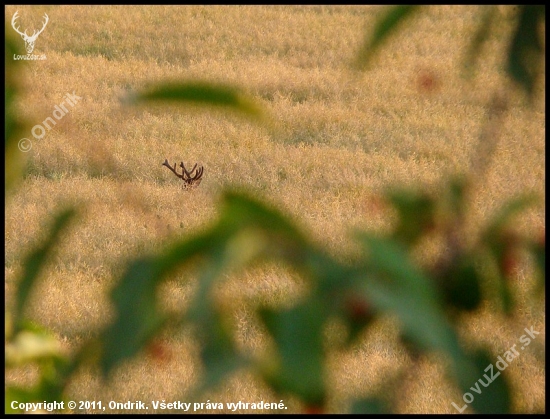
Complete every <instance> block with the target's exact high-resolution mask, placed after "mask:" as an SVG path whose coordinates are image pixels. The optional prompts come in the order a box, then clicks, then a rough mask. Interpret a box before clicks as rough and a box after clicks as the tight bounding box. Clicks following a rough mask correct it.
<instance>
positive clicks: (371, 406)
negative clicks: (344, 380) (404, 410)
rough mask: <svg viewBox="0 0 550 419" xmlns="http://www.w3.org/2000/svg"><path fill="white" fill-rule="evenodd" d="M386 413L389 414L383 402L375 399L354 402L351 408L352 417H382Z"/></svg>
mask: <svg viewBox="0 0 550 419" xmlns="http://www.w3.org/2000/svg"><path fill="white" fill-rule="evenodd" d="M388 413H391V411H390V410H388V409H387V408H386V405H385V403H384V401H383V400H381V399H377V398H375V397H369V398H365V399H360V400H355V401H354V402H353V404H352V406H351V414H352V415H360V414H368V415H382V414H388Z"/></svg>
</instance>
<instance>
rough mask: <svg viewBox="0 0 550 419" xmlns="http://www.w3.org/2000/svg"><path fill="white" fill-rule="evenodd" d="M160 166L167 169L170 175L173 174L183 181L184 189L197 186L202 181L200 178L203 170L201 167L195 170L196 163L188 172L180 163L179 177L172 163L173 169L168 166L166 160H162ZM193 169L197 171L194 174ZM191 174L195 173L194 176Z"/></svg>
mask: <svg viewBox="0 0 550 419" xmlns="http://www.w3.org/2000/svg"><path fill="white" fill-rule="evenodd" d="M162 165H163V166H166V167H168V169H170V171H172V173H174V174H175V175H176V176H177V177H178V178H180V179H181V180H183V182H184V184H183V187H184V188H187V187H192V186H199V184H200V183H201V180H202V179H201V178H202V174H203V172H204V168H203V167H202V166H199V168H198V169H197V163H195V165H194V166H193V168H192V169H191V170H190V171H187V169H185V166H184V165H183V162H181V163H180V167H181V168H182V174H181V175H180V174H179V173H178V172H177V171H176V163H174V167H172V166H170V163H168V159H166V160H164V163H162ZM195 169H197V171H196V172H195ZM193 172H195V174H193Z"/></svg>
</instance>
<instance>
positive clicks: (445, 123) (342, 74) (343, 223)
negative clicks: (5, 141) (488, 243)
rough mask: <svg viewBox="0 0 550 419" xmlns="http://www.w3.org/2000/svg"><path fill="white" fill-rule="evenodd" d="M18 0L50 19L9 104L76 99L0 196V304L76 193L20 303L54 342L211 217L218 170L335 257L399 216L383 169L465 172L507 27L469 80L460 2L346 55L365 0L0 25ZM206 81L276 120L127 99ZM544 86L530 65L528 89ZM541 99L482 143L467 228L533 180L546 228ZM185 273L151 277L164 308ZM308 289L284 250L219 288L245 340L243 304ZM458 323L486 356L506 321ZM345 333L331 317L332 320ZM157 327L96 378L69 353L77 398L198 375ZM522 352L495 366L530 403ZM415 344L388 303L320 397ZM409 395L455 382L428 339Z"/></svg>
mask: <svg viewBox="0 0 550 419" xmlns="http://www.w3.org/2000/svg"><path fill="white" fill-rule="evenodd" d="M16 10H18V11H19V15H20V18H19V19H20V20H19V23H20V25H21V27H22V28H25V27H29V28H32V26H33V25H35V27H38V26H37V25H39V24H40V19H41V17H42V16H43V14H44V13H48V15H49V17H50V23H49V24H48V27H47V28H46V29H45V31H44V32H43V33H42V34H41V35H40V36H39V38H38V40H37V42H36V47H35V53H37V54H45V55H46V56H47V59H46V60H44V61H32V62H28V63H27V65H26V67H25V72H24V74H22V77H23V80H24V86H25V91H24V95H23V96H22V97H21V98H20V101H19V111H20V114H21V116H22V117H24V118H25V119H27V120H28V121H29V122H30V127H32V126H34V125H35V124H43V121H44V120H45V119H46V118H47V117H49V116H51V115H52V112H53V110H54V107H55V106H56V105H59V104H60V103H61V102H62V100H63V97H64V96H65V94H66V93H73V92H74V94H75V95H77V96H79V97H81V98H82V99H81V100H79V101H78V102H77V103H76V104H75V106H74V107H70V108H69V112H68V113H67V114H66V115H65V116H64V117H63V118H62V119H61V120H59V121H57V124H56V125H55V126H53V127H52V129H51V130H49V131H47V132H46V135H45V136H44V137H43V138H40V139H36V138H34V137H33V136H32V134H31V132H30V130H29V136H28V138H29V139H30V140H31V141H32V150H31V151H30V152H29V153H27V155H26V157H27V170H26V174H25V177H24V179H23V180H22V182H21V184H20V185H19V188H18V189H17V191H16V192H15V193H13V194H12V195H10V196H8V197H7V202H6V215H5V217H6V218H5V225H6V227H5V228H6V230H5V245H6V246H5V247H6V250H5V276H6V279H5V289H6V304H7V305H8V306H9V305H10V304H11V301H12V298H13V292H14V288H15V286H16V284H15V280H16V278H18V275H19V274H20V273H21V261H22V257H23V255H24V254H25V252H26V251H28V249H29V248H30V246H31V245H33V244H34V243H36V242H37V240H39V239H40V237H41V235H42V234H43V231H44V227H45V226H47V225H48V222H49V220H50V219H51V217H52V215H53V214H54V213H55V212H56V210H58V209H59V208H60V206H61V205H63V204H75V205H76V204H78V205H81V207H80V208H82V211H81V215H80V218H79V220H78V222H77V223H76V224H75V225H74V227H73V228H72V229H71V230H70V233H69V234H67V236H66V237H64V240H63V242H62V243H61V245H60V248H59V250H58V252H57V254H56V256H55V258H53V259H52V260H51V261H50V264H49V266H48V269H47V272H45V273H44V275H43V278H42V280H43V281H42V283H41V284H40V287H39V289H38V290H37V291H36V293H35V295H34V297H33V300H32V304H31V306H30V307H28V313H29V314H30V316H31V317H32V318H34V319H36V320H38V321H40V322H41V323H42V324H44V325H45V326H46V327H48V328H50V329H52V330H53V331H54V333H55V334H56V335H57V336H58V337H59V338H60V340H61V341H62V342H63V344H64V346H65V347H66V348H67V350H72V349H74V348H76V347H78V345H79V344H81V343H82V342H83V341H85V339H86V338H87V337H89V336H91V335H92V334H93V333H94V331H97V330H98V328H99V327H100V326H101V325H102V324H105V322H106V321H107V320H108V318H109V315H110V310H111V308H110V303H109V301H108V299H107V293H108V291H109V290H110V289H111V287H112V286H113V283H114V281H115V280H116V278H117V275H120V273H121V269H122V268H123V266H124V262H126V261H128V260H129V259H131V258H133V257H136V256H138V255H141V254H143V253H144V252H150V251H155V250H157V249H160V248H162V247H163V246H164V245H165V244H166V243H167V242H168V241H170V240H172V239H175V238H181V237H186V236H188V235H190V234H192V233H193V232H195V231H199V230H201V229H202V228H204V227H205V226H207V225H209V223H210V222H212V220H214V219H215V218H216V216H217V206H216V203H217V202H218V197H219V194H220V192H221V191H222V190H223V188H225V187H227V186H232V185H233V186H235V185H238V186H240V187H244V188H246V189H248V190H250V191H253V192H254V193H256V194H258V195H259V196H262V197H263V198H265V199H266V200H268V201H269V202H272V203H274V204H275V205H277V206H278V207H279V208H281V209H283V210H284V211H285V212H286V213H288V214H289V215H291V216H292V217H293V218H294V219H295V220H296V222H297V223H298V224H299V225H300V226H301V228H303V229H304V230H305V231H307V232H308V233H309V234H311V236H312V237H313V238H314V239H315V240H316V241H318V242H319V243H320V244H321V245H323V246H324V247H325V248H327V249H328V250H329V251H331V252H333V253H335V254H339V255H342V257H346V255H347V254H349V252H352V251H353V249H354V245H353V243H352V241H351V239H350V235H349V233H350V231H352V229H353V228H367V229H375V230H378V231H384V230H387V229H388V228H389V227H390V226H391V214H388V213H387V212H386V211H385V210H384V209H383V208H382V209H381V208H380V206H379V205H378V204H377V199H378V198H377V197H378V196H379V194H380V192H381V191H382V190H383V188H385V187H387V186H390V185H408V186H423V187H425V188H434V187H435V186H436V185H438V184H440V183H441V182H442V181H443V180H444V179H446V178H447V176H449V175H451V174H453V173H457V172H462V173H463V172H466V171H467V169H468V165H469V161H470V158H471V156H472V153H474V150H475V147H476V143H477V141H478V138H479V133H480V131H481V127H482V125H483V123H484V122H485V116H486V107H487V103H488V101H489V98H490V97H491V95H492V94H493V93H494V92H495V91H497V90H498V89H502V88H503V87H502V86H503V84H504V83H505V78H504V64H503V61H502V59H501V58H502V56H503V45H504V42H503V40H504V39H505V35H506V32H505V31H504V27H503V28H497V31H496V33H495V35H494V36H492V37H491V38H490V39H489V40H488V44H487V45H485V47H484V49H483V52H482V56H483V62H482V64H481V65H480V66H479V68H478V71H477V73H476V76H475V78H474V79H472V80H465V79H463V78H462V77H461V75H460V68H461V67H460V66H461V65H462V62H463V57H464V53H465V50H466V48H467V46H468V40H469V36H471V33H472V30H473V29H474V28H475V27H476V24H477V23H478V22H479V16H478V15H477V14H476V7H473V6H431V7H428V8H427V10H426V12H425V13H424V14H419V15H418V16H416V17H415V18H413V19H412V20H411V22H410V24H409V26H408V27H406V28H405V31H404V32H403V33H401V34H398V35H396V36H394V37H392V38H391V39H390V40H389V41H388V43H387V44H386V45H385V46H384V48H383V49H382V50H381V51H380V53H379V54H378V57H377V60H376V62H375V63H374V65H373V67H372V69H371V70H369V71H367V72H364V73H354V72H352V71H351V70H350V63H351V62H352V60H353V59H354V56H355V54H356V52H357V50H358V47H359V45H360V44H361V42H362V40H363V38H364V37H365V35H366V33H368V31H370V30H372V27H373V24H374V21H375V19H376V18H377V16H379V13H380V12H381V11H382V8H381V7H379V6H6V8H5V11H6V25H7V26H8V31H9V30H10V28H9V26H10V22H9V21H10V20H11V17H12V15H13V13H15V11H16ZM499 13H501V14H502V15H503V16H508V15H509V14H510V9H509V8H507V7H499ZM20 42H22V41H20ZM199 79H200V80H206V81H210V82H215V83H228V84H232V85H236V86H239V87H241V88H242V89H244V91H245V92H247V93H248V94H250V95H251V96H252V97H253V98H255V100H257V102H258V103H259V104H260V105H261V106H262V107H263V109H265V110H266V113H267V114H268V115H269V117H270V118H271V121H272V123H271V124H270V125H264V124H261V123H259V122H255V121H249V120H246V119H243V118H241V117H239V116H238V115H234V114H226V113H222V112H219V111H211V110H202V109H194V108H193V109H187V108H183V107H175V106H156V105H155V106H151V107H145V106H140V107H129V106H126V105H125V104H124V103H123V102H121V100H120V98H121V97H124V95H126V94H128V92H130V91H133V90H139V89H141V88H144V87H147V86H150V85H152V84H154V83H155V82H159V81H164V80H182V81H184V80H199ZM544 89H545V86H544V80H541V82H540V83H539V86H538V90H539V91H540V92H541V93H542V92H544ZM543 97H544V94H539V95H538V96H537V100H536V101H535V105H534V107H533V108H528V107H527V105H526V102H525V100H524V99H523V97H522V96H521V94H520V93H519V92H517V91H515V90H513V91H512V94H511V96H510V107H509V111H508V113H507V115H506V118H505V120H504V124H503V126H502V127H501V132H500V134H501V137H500V140H499V142H498V144H497V149H496V152H495V155H494V156H493V161H492V162H491V164H490V165H489V166H488V167H487V171H486V173H485V176H484V177H483V178H479V179H476V181H475V185H474V186H475V187H476V188H475V193H474V195H473V198H472V202H471V210H470V213H469V215H470V216H471V223H472V226H473V227H472V231H475V229H476V227H479V226H481V225H482V224H483V223H484V222H485V221H486V220H488V219H489V217H490V216H491V214H492V213H493V211H494V210H495V209H496V208H498V207H499V206H500V205H501V204H502V203H504V202H505V201H507V200H508V199H510V198H511V197H513V196H516V195H517V194H519V193H522V192H525V191H533V192H534V193H536V194H538V195H539V197H540V205H539V206H538V207H536V208H534V209H532V210H530V211H528V212H527V213H526V214H525V215H524V216H522V217H520V218H519V219H518V221H517V227H518V228H520V229H521V230H522V231H524V232H526V233H529V234H535V235H540V234H541V232H542V231H544V203H543V198H544V176H545V170H544V120H545V104H544V100H543ZM165 158H167V159H168V160H169V161H170V162H171V163H172V162H174V161H177V162H179V161H181V160H183V161H184V162H185V163H186V165H187V164H188V163H190V164H194V162H200V163H201V164H202V165H203V166H204V167H205V172H204V176H203V181H202V183H201V185H200V186H199V187H198V188H196V189H194V190H192V191H182V190H181V185H180V183H179V182H178V179H176V178H175V176H173V174H171V173H170V172H169V171H168V170H167V169H166V168H164V167H162V166H161V164H162V162H163V161H164V159H165ZM529 272H530V270H529V267H528V266H527V267H525V268H523V269H522V270H521V271H520V272H519V275H518V295H519V296H520V297H521V298H524V295H525V294H526V293H527V292H528V290H529V289H530V287H531V285H532V283H531V279H530V275H529ZM195 285H196V278H195V277H194V276H193V274H192V273H188V272H181V273H178V274H177V275H175V276H174V278H172V279H171V280H170V281H169V282H168V283H167V284H166V286H165V299H166V300H165V302H166V307H167V308H168V309H173V310H182V308H184V307H185V305H186V303H187V301H189V299H190V295H191V293H192V292H193V290H194V289H195ZM303 292H304V288H303V283H302V282H301V280H300V278H298V277H296V276H295V275H294V274H293V273H292V272H288V271H287V270H286V269H284V268H282V267H280V266H263V267H257V268H254V269H251V270H250V271H246V272H244V273H242V274H240V275H232V276H230V277H229V278H228V279H227V282H226V284H225V285H224V287H223V289H222V290H220V293H221V295H222V296H225V298H226V300H228V301H230V303H228V304H229V305H230V306H231V307H233V311H232V313H233V315H232V321H233V322H234V325H235V328H236V329H237V336H238V339H239V343H240V344H241V345H243V347H244V348H248V349H249V350H251V351H261V350H262V349H265V347H266V345H267V343H266V342H265V335H264V334H263V331H262V328H261V326H260V325H259V322H258V321H257V319H255V318H254V317H253V316H252V315H251V312H250V310H249V309H248V306H247V303H246V301H248V300H250V299H258V300H262V301H265V302H268V303H270V304H274V305H277V304H285V303H288V302H289V301H291V300H292V299H294V298H297V296H299V295H301V293H303ZM543 310H544V307H534V308H530V307H526V308H525V309H524V310H522V312H521V313H518V317H519V320H518V323H519V324H520V325H521V326H522V327H521V328H523V327H530V326H534V328H535V329H536V330H540V331H541V335H540V336H541V337H540V340H541V342H543V341H544V324H545V317H544V313H543ZM464 322H465V326H464V331H463V332H464V336H467V337H469V339H472V342H480V341H487V343H488V344H490V345H492V346H491V347H492V348H493V350H494V351H495V352H494V355H495V357H496V356H497V355H499V354H500V353H502V350H503V349H505V348H506V347H508V346H511V345H512V344H513V343H515V341H516V340H517V339H518V338H519V336H516V335H515V334H514V333H515V331H516V330H518V329H517V328H512V327H511V326H510V325H509V324H508V323H507V321H506V320H505V319H503V318H502V316H501V315H499V314H497V313H494V310H492V309H491V307H486V308H484V309H483V310H480V311H479V312H478V313H476V314H475V316H472V318H468V319H464ZM521 328H520V329H519V330H521ZM337 330H338V327H337V325H335V330H334V331H328V332H327V333H328V334H329V335H332V334H334V335H336V336H337V335H338V333H337ZM472 336H473V338H472ZM159 342H161V343H159V345H160V347H161V348H163V349H162V351H164V352H162V353H163V354H164V355H163V356H161V357H158V356H157V357H155V356H151V354H144V355H143V356H140V357H139V358H137V359H135V360H134V361H132V362H129V363H127V364H125V365H123V366H121V367H120V369H119V370H118V371H117V373H116V377H115V379H114V380H113V382H111V383H109V385H108V386H106V387H103V386H102V385H101V384H100V381H99V375H98V374H97V372H96V371H92V370H90V371H83V372H82V373H81V374H79V376H78V377H77V378H76V379H75V380H74V381H73V382H72V383H71V386H70V388H69V389H68V394H69V398H70V399H73V400H102V401H103V402H108V401H110V400H116V401H126V400H143V401H145V402H150V401H152V400H166V401H169V400H170V401H172V400H182V401H183V400H185V391H186V390H188V389H189V388H190V387H191V385H192V384H193V382H194V380H195V379H196V377H197V374H200V370H199V369H198V368H199V366H198V363H197V348H196V347H195V346H194V344H193V342H192V339H191V337H190V335H189V333H187V332H186V331H185V330H184V331H181V332H180V333H174V334H170V335H165V336H162V337H161V338H159ZM534 355H535V354H534V353H530V352H529V350H527V351H525V352H524V353H522V356H521V357H520V358H519V359H518V360H517V363H516V364H514V365H513V366H511V367H510V368H509V374H510V376H511V377H512V378H513V381H512V382H513V391H512V393H513V401H514V409H515V410H516V411H523V412H536V411H543V410H544V400H545V392H544V366H542V367H541V366H540V363H538V362H537V360H536V358H535V357H534ZM410 362H411V360H410V359H409V358H408V356H407V355H406V353H405V352H404V350H403V349H402V348H401V347H400V346H399V344H398V342H397V335H396V324H395V323H394V322H393V321H392V319H386V320H383V321H380V323H379V324H377V325H376V326H375V327H374V328H373V329H372V330H370V331H369V332H368V333H367V334H365V336H364V337H362V338H361V340H360V342H359V343H358V344H357V345H356V346H355V347H354V348H353V349H352V350H350V351H349V352H346V353H341V352H338V353H334V354H332V355H331V356H330V362H329V377H328V381H329V388H330V403H329V410H330V411H332V412H342V411H343V410H344V409H346V401H347V400H349V399H350V398H352V397H359V396H364V395H369V394H373V392H374V391H376V389H377V385H378V384H377V383H379V382H380V380H382V379H383V378H384V377H387V376H388V375H389V374H391V373H393V372H395V371H396V370H397V369H398V368H399V367H402V366H405V365H407V364H408V363H410ZM32 378H33V371H32V369H29V370H28V371H24V372H19V373H10V374H8V375H7V376H6V380H7V381H9V382H18V383H24V382H29V381H30V380H32ZM472 384H473V383H472ZM403 392H404V397H403V400H402V401H400V402H399V404H398V406H395V408H396V410H397V411H399V412H410V413H454V410H455V409H454V408H453V407H452V406H451V401H455V402H456V403H458V402H459V401H460V400H461V396H462V395H461V394H458V390H457V389H456V387H454V386H453V385H452V383H450V382H448V381H446V379H445V377H444V374H443V369H442V362H441V360H438V359H437V358H433V359H422V360H420V361H419V363H418V364H417V370H416V372H415V373H414V374H413V376H410V377H408V378H406V379H404V390H403ZM208 397H209V399H210V400H211V401H215V402H223V403H225V402H237V401H239V400H242V401H244V402H256V401H259V400H264V401H269V402H279V400H280V399H281V397H280V396H276V395H274V394H272V393H271V392H270V391H269V390H268V389H267V388H266V387H265V385H263V384H262V383H261V382H260V381H259V380H258V379H257V377H253V376H250V374H249V373H247V372H243V373H240V374H238V375H237V376H235V377H234V378H233V379H232V380H231V381H229V382H227V383H226V384H224V386H223V387H222V388H221V389H219V390H218V391H217V392H213V393H212V394H210V395H209V396H208ZM206 399H207V398H205V401H206ZM284 401H285V404H286V405H287V406H288V410H286V411H285V413H291V412H292V413H294V412H300V411H301V409H302V408H301V407H300V405H299V403H298V402H297V401H295V400H292V399H284ZM125 412H127V411H125ZM241 412H247V411H246V410H242V411H241ZM265 412H269V411H264V413H265Z"/></svg>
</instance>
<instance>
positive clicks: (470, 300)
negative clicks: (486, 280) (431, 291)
mask: <svg viewBox="0 0 550 419" xmlns="http://www.w3.org/2000/svg"><path fill="white" fill-rule="evenodd" d="M440 284H441V287H442V291H443V295H444V298H445V301H446V302H447V303H448V304H450V305H451V306H453V307H455V308H458V309H459V310H466V311H473V310H475V309H476V308H478V307H479V305H480V303H481V297H482V296H481V278H480V276H479V274H478V272H477V269H476V267H475V263H474V259H473V257H469V256H464V257H463V258H462V259H461V260H460V261H458V262H457V263H455V264H454V265H453V266H451V267H450V269H449V270H448V271H447V272H446V273H445V275H444V278H441V281H440Z"/></svg>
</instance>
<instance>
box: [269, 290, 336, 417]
mask: <svg viewBox="0 0 550 419" xmlns="http://www.w3.org/2000/svg"><path fill="white" fill-rule="evenodd" d="M260 316H261V318H262V321H263V322H264V324H265V325H266V327H267V329H268V332H269V334H270V335H271V336H272V337H273V339H274V341H275V345H276V361H275V365H274V367H273V368H270V369H267V370H265V371H264V373H263V375H264V379H265V380H266V382H268V383H269V384H270V385H271V386H272V387H273V389H274V390H275V391H277V392H283V393H292V394H294V395H296V396H297V397H299V398H300V399H301V400H302V401H303V402H305V403H307V404H310V405H315V406H322V405H323V404H324V402H325V383H324V370H325V366H324V351H323V325H324V323H325V321H326V307H325V305H324V304H322V303H321V301H319V300H318V299H316V298H310V299H308V300H306V301H304V302H302V303H300V304H298V305H296V306H294V307H292V308H290V309H285V310H279V311H276V310H273V309H268V308H264V309H262V310H261V311H260Z"/></svg>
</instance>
